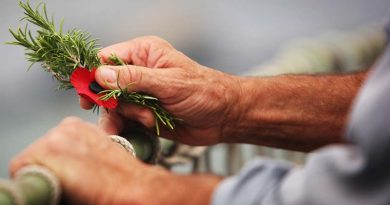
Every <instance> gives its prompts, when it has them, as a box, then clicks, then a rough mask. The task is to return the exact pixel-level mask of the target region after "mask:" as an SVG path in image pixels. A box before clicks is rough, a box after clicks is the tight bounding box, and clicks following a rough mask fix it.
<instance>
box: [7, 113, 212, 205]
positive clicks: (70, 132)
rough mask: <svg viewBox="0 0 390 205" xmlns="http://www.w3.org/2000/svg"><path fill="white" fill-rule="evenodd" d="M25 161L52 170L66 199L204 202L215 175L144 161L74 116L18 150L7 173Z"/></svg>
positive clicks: (70, 201)
mask: <svg viewBox="0 0 390 205" xmlns="http://www.w3.org/2000/svg"><path fill="white" fill-rule="evenodd" d="M29 164H39V165H42V166H45V167H47V168H49V169H50V170H51V171H53V173H55V175H56V176H57V177H58V178H59V180H60V184H61V186H62V189H63V191H64V197H65V198H66V201H67V203H68V204H86V205H88V204H94V205H100V204H113V205H115V204H141V205H142V204H189V203H187V202H193V204H205V203H208V202H209V200H210V197H211V194H212V191H213V189H214V188H215V186H216V185H217V183H218V181H219V179H218V178H216V177H212V176H178V175H174V174H171V173H169V172H168V171H166V170H163V169H162V168H159V167H153V166H149V165H146V164H143V163H141V162H140V161H138V160H137V159H135V158H134V157H132V155H130V154H129V153H128V152H127V151H125V149H124V148H122V147H121V146H120V145H118V144H116V143H114V142H112V141H111V140H110V139H109V138H108V137H107V136H106V134H104V132H102V131H101V130H99V129H97V127H95V126H94V125H92V124H90V123H86V122H83V121H81V120H79V119H77V118H68V119H65V120H64V121H63V122H62V123H60V124H59V125H58V126H57V127H55V128H54V129H52V130H51V131H49V132H48V133H47V134H46V135H45V136H43V137H42V138H40V139H39V140H38V141H37V142H36V143H34V144H32V145H31V146H29V147H28V148H27V149H26V150H25V151H24V152H23V153H21V154H20V155H19V156H17V157H16V158H15V159H14V160H13V161H12V162H11V165H10V172H11V175H14V174H15V172H16V171H17V170H19V169H20V168H21V167H23V166H26V165H29ZM172 193H175V194H174V195H172Z"/></svg>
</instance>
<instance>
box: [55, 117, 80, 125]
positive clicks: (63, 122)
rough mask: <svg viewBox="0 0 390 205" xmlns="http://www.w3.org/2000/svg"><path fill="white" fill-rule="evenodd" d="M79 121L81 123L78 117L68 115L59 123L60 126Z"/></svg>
mask: <svg viewBox="0 0 390 205" xmlns="http://www.w3.org/2000/svg"><path fill="white" fill-rule="evenodd" d="M81 123H82V121H81V119H80V118H78V117H73V116H70V117H66V118H65V119H64V120H62V122H61V123H60V126H69V125H79V124H81Z"/></svg>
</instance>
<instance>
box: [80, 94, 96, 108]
mask: <svg viewBox="0 0 390 205" xmlns="http://www.w3.org/2000/svg"><path fill="white" fill-rule="evenodd" d="M79 103H80V107H81V108H83V109H85V110H90V109H92V108H93V105H94V104H93V103H91V102H89V101H88V100H87V99H85V98H83V97H79Z"/></svg>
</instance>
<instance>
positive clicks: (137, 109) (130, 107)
mask: <svg viewBox="0 0 390 205" xmlns="http://www.w3.org/2000/svg"><path fill="white" fill-rule="evenodd" d="M118 112H119V113H120V114H121V115H122V116H124V117H125V118H127V119H130V120H134V121H138V122H140V123H142V124H143V125H144V126H145V127H147V128H152V127H154V126H155V117H154V115H153V113H152V111H151V110H150V109H149V108H145V107H141V106H138V105H134V104H121V105H120V108H119V109H118Z"/></svg>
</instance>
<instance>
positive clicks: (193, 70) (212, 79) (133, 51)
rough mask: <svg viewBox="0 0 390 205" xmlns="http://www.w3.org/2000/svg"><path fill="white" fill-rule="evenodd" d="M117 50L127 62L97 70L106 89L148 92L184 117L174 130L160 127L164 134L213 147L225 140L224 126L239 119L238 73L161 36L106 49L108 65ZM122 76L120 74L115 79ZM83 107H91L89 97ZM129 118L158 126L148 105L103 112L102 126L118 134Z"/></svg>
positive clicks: (101, 52)
mask: <svg viewBox="0 0 390 205" xmlns="http://www.w3.org/2000/svg"><path fill="white" fill-rule="evenodd" d="M113 53H115V54H116V55H117V56H118V57H119V58H121V59H122V60H123V61H124V62H125V63H127V64H130V65H127V66H102V67H100V68H99V69H98V71H97V72H96V76H95V77H96V80H97V82H98V83H99V84H100V85H101V86H103V87H105V88H106V89H108V88H111V89H117V88H118V84H119V86H120V87H121V88H127V89H128V90H129V91H137V92H144V93H148V94H150V95H152V96H154V97H157V98H158V99H159V100H160V102H161V103H162V106H163V107H164V108H165V109H167V110H168V111H169V112H170V113H171V114H173V115H174V116H175V117H177V118H179V119H182V121H180V122H177V123H176V125H177V126H176V128H175V130H173V131H171V130H164V129H162V130H161V135H162V136H163V137H167V138H170V139H173V140H176V141H180V142H182V143H185V144H191V145H210V144H215V143H218V142H221V141H222V140H221V138H223V136H224V135H228V133H226V127H229V126H232V124H233V123H234V120H235V119H236V118H237V116H236V115H237V112H236V111H233V110H234V109H236V108H234V104H236V103H237V101H238V99H239V98H240V97H239V95H240V93H241V92H240V86H239V80H238V78H237V77H234V76H232V75H228V74H225V73H222V72H219V71H217V70H213V69H210V68H207V67H205V66H202V65H200V64H198V63H196V62H195V61H193V60H191V59H190V58H188V57H187V56H185V55H184V54H183V53H181V52H179V51H177V50H175V49H174V48H173V47H172V46H171V45H170V44H169V43H168V42H166V41H164V40H162V39H160V38H157V37H141V38H137V39H134V40H130V41H127V42H123V43H119V44H115V45H112V46H110V47H106V48H104V49H102V50H101V51H100V53H99V55H100V57H101V59H102V61H103V62H104V63H109V60H108V58H109V56H110V55H111V54H113ZM117 77H118V78H117ZM80 104H81V107H83V108H86V109H89V108H91V104H90V103H89V102H87V101H86V100H85V99H81V101H80ZM129 120H136V121H140V122H141V123H142V124H144V125H145V126H147V127H149V128H150V127H153V126H154V122H155V120H154V116H153V114H152V112H151V111H150V110H149V109H148V108H143V107H139V106H136V105H133V104H123V103H122V104H121V105H120V108H118V109H116V110H109V112H106V111H103V113H102V115H101V117H100V120H99V124H100V126H101V127H102V128H103V129H104V130H105V131H107V132H108V133H110V134H118V133H120V132H121V131H123V129H125V128H126V127H127V126H128V125H127V123H128V121H129Z"/></svg>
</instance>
